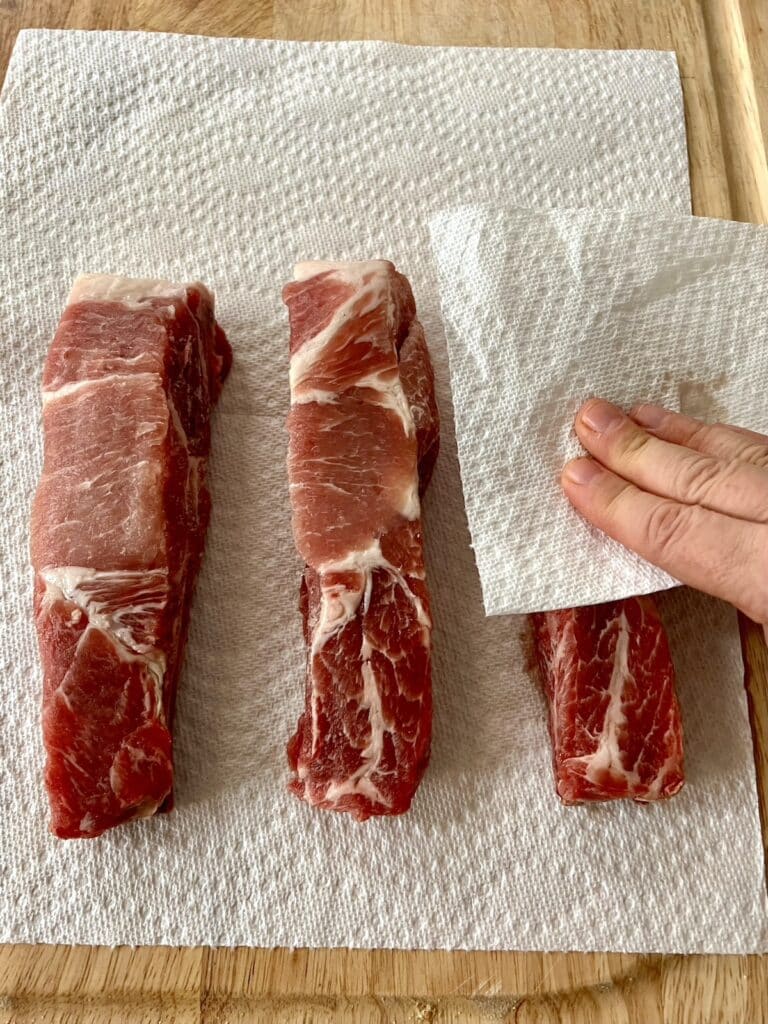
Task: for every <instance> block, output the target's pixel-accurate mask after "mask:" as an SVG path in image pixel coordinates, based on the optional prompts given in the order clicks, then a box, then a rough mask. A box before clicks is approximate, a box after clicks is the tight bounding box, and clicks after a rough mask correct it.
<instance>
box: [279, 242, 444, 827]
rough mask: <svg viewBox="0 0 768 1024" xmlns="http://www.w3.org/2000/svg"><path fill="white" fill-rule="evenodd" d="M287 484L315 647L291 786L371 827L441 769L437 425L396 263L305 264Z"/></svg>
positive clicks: (295, 289) (308, 630)
mask: <svg viewBox="0 0 768 1024" xmlns="http://www.w3.org/2000/svg"><path fill="white" fill-rule="evenodd" d="M283 297H284V300H285V302H286V304H287V306H288V311H289V318H290V325H291V342H290V351H291V370H290V374H291V411H290V414H289V417H288V431H289V438H290V441H289V454H288V475H289V482H290V491H291V502H292V507H293V528H294V535H295V538H296V545H297V548H298V550H299V553H300V555H301V556H302V558H303V559H304V562H305V569H304V575H303V579H302V584H301V596H300V606H301V611H302V615H303V618H304V635H305V639H306V643H307V648H308V653H307V676H306V703H305V710H304V713H303V714H302V716H301V718H300V719H299V724H298V728H297V731H296V733H295V735H294V736H293V738H292V739H291V741H290V743H289V745H288V756H289V762H290V765H291V768H292V770H293V773H294V777H293V780H292V782H291V786H290V788H291V790H292V791H293V792H294V793H295V794H296V795H297V796H299V797H300V798H301V799H303V800H305V801H306V802H307V803H310V804H313V805H315V806H318V807H322V808H325V809H329V810H335V811H346V812H349V813H351V814H352V815H353V816H354V817H356V818H358V819H359V820H363V819H365V818H368V817H370V816H371V815H386V814H402V813H403V812H404V811H406V810H407V809H408V807H409V806H410V804H411V800H412V799H413V795H414V793H415V791H416V788H417V786H418V784H419V782H420V780H421V777H422V775H423V774H424V771H425V769H426V766H427V762H428V760H429V748H430V738H431V723H432V695H431V683H430V636H431V620H430V614H429V600H428V595H427V588H426V582H425V573H424V556H423V550H422V531H421V519H420V502H419V493H420V491H421V493H423V490H424V488H425V487H426V484H427V483H428V481H429V477H430V476H431V473H432V469H433V467H434V462H435V459H436V457H437V450H438V445H439V423H438V416H437V407H436V404H435V398H434V378H433V374H432V366H431V363H430V361H429V352H428V350H427V347H426V342H425V340H424V333H423V330H422V328H421V325H420V324H419V322H418V321H417V320H416V318H415V317H416V310H415V304H414V301H413V295H412V293H411V289H410V286H409V284H408V282H407V281H406V279H405V278H404V277H403V276H402V275H401V274H398V273H397V271H396V270H395V268H394V267H393V266H392V264H391V263H388V262H386V261H383V260H376V261H370V262H366V263H335V264H320V263H307V264H299V266H298V267H297V268H296V280H295V281H294V282H292V283H291V284H288V285H286V287H285V289H284V291H283Z"/></svg>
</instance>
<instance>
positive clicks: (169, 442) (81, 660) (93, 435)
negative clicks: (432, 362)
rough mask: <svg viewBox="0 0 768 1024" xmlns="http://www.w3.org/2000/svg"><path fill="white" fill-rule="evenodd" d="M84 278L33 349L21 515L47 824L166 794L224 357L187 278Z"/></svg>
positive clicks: (147, 809)
mask: <svg viewBox="0 0 768 1024" xmlns="http://www.w3.org/2000/svg"><path fill="white" fill-rule="evenodd" d="M95 281H96V283H95V284H93V285H91V286H89V287H90V288H91V291H92V292H95V293H96V294H94V296H93V297H91V298H88V299H84V300H82V301H80V300H76V301H73V302H71V303H70V305H69V306H68V307H67V309H66V310H65V312H64V314H63V316H62V319H61V323H60V325H59V328H58V330H57V332H56V336H55V338H54V340H53V343H52V345H51V349H50V352H49V354H48V358H47V360H46V365H45V370H44V374H43V393H44V417H43V423H44V440H45V457H44V465H43V473H42V477H41V480H40V483H39V486H38V490H37V494H36V496H35V502H34V507H33V512H32V526H31V552H32V561H33V565H34V568H35V570H36V581H35V618H36V625H37V629H38V636H39V641H40V652H41V658H42V662H43V670H44V696H43V736H44V741H45V747H46V752H47V763H46V771H45V779H46V786H47V789H48V794H49V798H50V804H51V829H52V831H53V832H54V833H55V834H56V835H57V836H59V837H61V838H74V837H91V836H97V835H99V834H100V833H102V832H103V831H105V830H106V829H108V828H112V827H113V826H115V825H118V824H120V823H121V822H124V821H128V820H130V819H131V818H135V817H139V816H144V815H147V814H152V813H154V811H156V810H158V809H168V808H170V806H171V805H172V782H173V766H172V740H171V732H172V725H173V715H174V707H175V700H176V689H177V683H178V676H179V671H180V668H181V660H182V653H183V648H184V643H185V640H186V635H187V628H188V622H189V611H190V606H191V600H192V594H193V590H194V584H195V579H196V576H197V573H198V570H199V567H200V562H201V559H202V554H203V546H204V542H205V533H206V529H207V525H208V519H209V513H210V498H209V495H208V490H207V488H206V484H205V471H206V460H207V457H208V454H209V450H210V414H211V409H212V406H213V404H214V403H215V401H216V398H217V397H218V394H219V391H220V389H221V384H222V382H223V380H224V377H225V376H226V374H227V372H228V370H229V366H230V362H231V350H230V348H229V345H228V343H227V340H226V338H225V336H224V334H223V332H222V331H221V329H220V328H219V327H218V325H217V324H216V322H215V319H214V313H213V299H212V297H211V295H210V293H208V291H207V290H206V289H205V288H204V287H203V286H202V285H199V286H198V285H192V286H189V287H188V288H186V289H174V290H172V291H171V292H170V294H169V295H167V296H166V295H162V296H158V295H157V292H156V291H155V292H154V293H152V291H151V289H150V294H149V295H147V297H142V295H141V294H132V297H131V299H130V301H120V300H115V299H112V298H109V299H105V300H104V301H101V300H100V299H99V298H98V297H97V293H98V290H99V288H102V287H103V288H104V289H105V294H106V295H111V294H113V291H110V288H113V286H114V284H115V281H116V279H112V278H98V279H95ZM120 283H121V282H120V281H119V280H118V284H120ZM124 284H125V285H126V286H130V287H131V288H132V290H133V293H135V292H136V289H137V288H139V287H140V286H141V285H152V284H153V282H129V281H126V282H124ZM169 287H170V286H169ZM76 288H77V286H76Z"/></svg>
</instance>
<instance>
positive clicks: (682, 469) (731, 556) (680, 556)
mask: <svg viewBox="0 0 768 1024" xmlns="http://www.w3.org/2000/svg"><path fill="white" fill-rule="evenodd" d="M575 428H576V433H577V435H578V437H579V440H580V441H581V443H582V444H583V446H584V447H585V448H586V450H587V451H588V452H589V454H590V455H591V456H592V458H585V457H582V458H578V459H574V460H573V461H571V462H569V463H567V464H566V466H565V467H564V469H563V473H562V477H561V483H562V486H563V489H564V491H565V493H566V495H567V497H568V499H569V500H570V502H571V503H572V504H573V505H574V507H575V508H576V509H578V511H579V512H580V513H581V514H582V515H583V516H584V517H585V519H588V520H589V522H590V523H592V524H593V525H594V526H597V527H598V528H599V529H601V530H603V531H604V532H605V533H607V534H609V536H611V537H614V538H615V539H616V540H618V541H619V542H620V543H622V544H624V545H625V546H626V547H628V548H631V549H632V550H633V551H636V552H637V553H638V554H639V555H642V556H643V558H645V559H647V560H648V561H649V562H653V563H654V564H655V565H658V566H660V567H661V568H662V569H665V570H666V571H667V572H668V573H670V575H672V576H674V577H675V578H676V579H678V580H680V581H681V582H682V583H687V584H689V585H690V586H692V587H696V588H697V589H699V590H703V591H705V592H706V593H708V594H712V595H714V596H715V597H720V598H723V599H724V600H726V601H730V603H731V604H733V605H735V606H736V607H737V608H738V609H740V610H741V611H742V612H744V613H745V614H747V615H748V616H749V617H750V618H751V619H754V621H755V622H760V623H768V437H766V436H765V435H763V434H756V433H753V432H752V431H750V430H744V429H742V428H741V427H731V426H726V425H724V424H722V423H714V424H707V423H702V422H701V421H699V420H695V419H692V418H691V417H689V416H683V415H681V414H680V413H675V412H670V411H669V410H667V409H663V408H662V407H661V406H656V405H639V406H636V407H635V408H633V409H632V410H631V411H630V412H629V413H628V414H626V413H624V412H622V410H621V409H619V408H618V407H617V406H615V405H612V404H611V403H610V402H606V401H604V400H602V399H600V398H593V399H591V400H590V401H588V402H587V403H586V404H585V405H583V406H582V408H581V409H580V410H579V413H578V415H577V417H576V423H575Z"/></svg>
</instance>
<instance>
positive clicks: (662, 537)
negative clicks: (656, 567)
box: [645, 501, 693, 560]
mask: <svg viewBox="0 0 768 1024" xmlns="http://www.w3.org/2000/svg"><path fill="white" fill-rule="evenodd" d="M692 511H693V506H690V505H679V504H678V503H677V502H676V501H660V502H659V503H658V505H656V507H655V508H654V509H653V511H652V512H651V514H650V516H649V517H648V522H647V523H646V527H645V529H646V542H647V545H648V549H649V551H651V552H652V553H653V555H654V557H656V558H659V559H661V560H666V559H667V558H668V557H669V556H670V555H671V554H673V553H674V552H675V551H676V550H677V548H678V547H679V546H680V544H681V542H684V539H685V535H686V534H687V533H688V530H689V529H690V526H691V515H692Z"/></svg>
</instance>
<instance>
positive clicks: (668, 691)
mask: <svg viewBox="0 0 768 1024" xmlns="http://www.w3.org/2000/svg"><path fill="white" fill-rule="evenodd" d="M530 618H531V623H532V626H533V633H534V643H535V649H536V657H537V660H538V663H539V669H540V672H541V676H542V680H543V683H544V689H545V691H546V695H547V699H548V701H549V725H550V733H551V736H552V746H553V754H554V763H555V782H556V786H557V792H558V795H559V796H560V798H561V799H562V801H563V802H564V803H566V804H575V803H580V802H582V801H591V800H616V799H621V798H626V797H628V798H631V799H634V800H639V801H650V800H659V799H662V798H663V797H668V796H672V795H673V794H674V793H677V791H678V790H679V789H680V787H681V786H682V785H683V781H684V775H683V732H682V726H681V722H680V710H679V708H678V704H677V698H676V696H675V672H674V668H673V666H672V659H671V656H670V652H669V644H668V642H667V636H666V633H665V631H664V626H663V625H662V622H661V619H660V618H659V614H658V611H657V609H656V604H655V602H654V600H653V599H652V598H650V597H632V598H628V599H627V600H624V601H614V602H610V603H608V604H598V605H590V606H587V607H583V608H568V609H565V610H562V611H554V612H537V613H536V614H534V615H531V617H530Z"/></svg>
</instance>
